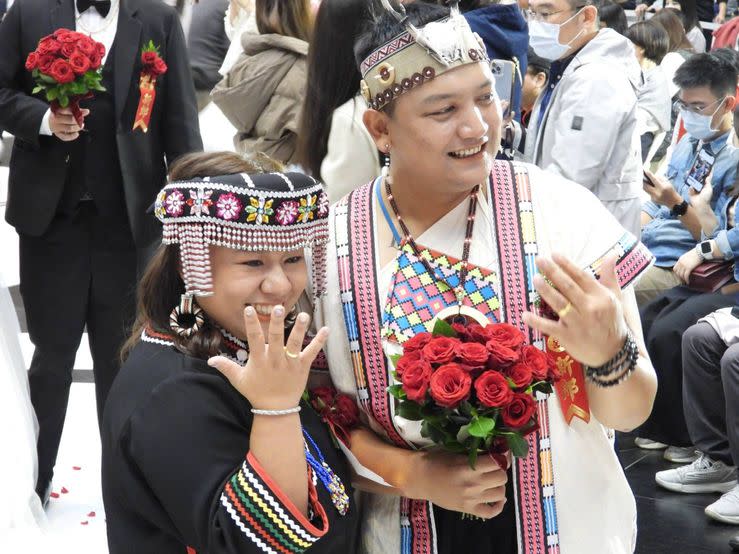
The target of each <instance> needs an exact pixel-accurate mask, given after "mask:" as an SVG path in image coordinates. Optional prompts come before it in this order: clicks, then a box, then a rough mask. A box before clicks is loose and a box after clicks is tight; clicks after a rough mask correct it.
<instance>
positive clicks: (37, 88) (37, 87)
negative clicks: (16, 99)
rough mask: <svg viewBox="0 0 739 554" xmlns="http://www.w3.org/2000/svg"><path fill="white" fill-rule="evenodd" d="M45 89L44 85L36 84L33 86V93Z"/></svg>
mask: <svg viewBox="0 0 739 554" xmlns="http://www.w3.org/2000/svg"><path fill="white" fill-rule="evenodd" d="M43 90H45V89H44V87H42V86H41V85H36V86H35V87H33V90H32V91H31V94H38V93H39V92H41V91H43Z"/></svg>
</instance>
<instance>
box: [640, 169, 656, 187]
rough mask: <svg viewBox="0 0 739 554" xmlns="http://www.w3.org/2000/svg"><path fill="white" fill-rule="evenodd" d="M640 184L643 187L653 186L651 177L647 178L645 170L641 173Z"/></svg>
mask: <svg viewBox="0 0 739 554" xmlns="http://www.w3.org/2000/svg"><path fill="white" fill-rule="evenodd" d="M642 184H643V185H644V186H645V187H653V186H654V183H653V182H652V179H650V178H649V175H647V172H646V171H645V172H644V173H643V175H642Z"/></svg>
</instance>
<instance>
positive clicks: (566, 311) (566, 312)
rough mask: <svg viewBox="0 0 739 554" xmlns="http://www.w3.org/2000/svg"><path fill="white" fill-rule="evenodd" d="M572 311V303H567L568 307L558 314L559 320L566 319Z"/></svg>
mask: <svg viewBox="0 0 739 554" xmlns="http://www.w3.org/2000/svg"><path fill="white" fill-rule="evenodd" d="M571 310H572V302H567V305H566V306H565V307H564V308H562V309H561V310H559V311H558V312H557V316H558V317H559V319H562V318H563V317H565V316H566V315H567V314H568V313H570V311H571Z"/></svg>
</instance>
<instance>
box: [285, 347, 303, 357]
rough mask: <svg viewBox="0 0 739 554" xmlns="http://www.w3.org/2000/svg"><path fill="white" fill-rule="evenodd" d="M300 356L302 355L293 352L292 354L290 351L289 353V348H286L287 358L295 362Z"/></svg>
mask: <svg viewBox="0 0 739 554" xmlns="http://www.w3.org/2000/svg"><path fill="white" fill-rule="evenodd" d="M299 355H300V354H293V353H292V352H290V351H289V350H288V349H287V346H286V347H285V356H287V357H288V358H292V359H293V360H295V359H297V357H298V356H299Z"/></svg>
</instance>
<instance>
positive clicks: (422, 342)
mask: <svg viewBox="0 0 739 554" xmlns="http://www.w3.org/2000/svg"><path fill="white" fill-rule="evenodd" d="M432 337H433V335H432V334H431V333H418V334H416V335H413V336H412V337H411V338H409V339H408V340H407V341H405V343H404V344H403V352H404V353H406V354H407V353H408V352H413V351H414V350H421V349H422V348H423V347H424V346H426V344H427V343H428V341H430V340H431V339H432Z"/></svg>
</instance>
